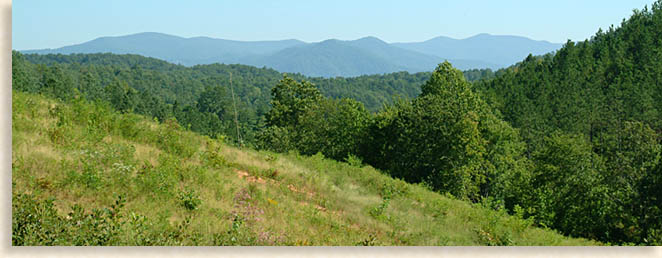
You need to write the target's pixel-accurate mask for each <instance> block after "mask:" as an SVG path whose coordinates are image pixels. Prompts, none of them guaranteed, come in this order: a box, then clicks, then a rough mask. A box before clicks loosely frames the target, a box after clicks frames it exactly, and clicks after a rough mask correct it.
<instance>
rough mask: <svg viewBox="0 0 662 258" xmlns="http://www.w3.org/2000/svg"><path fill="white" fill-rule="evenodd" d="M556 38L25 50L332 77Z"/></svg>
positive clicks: (515, 51)
mask: <svg viewBox="0 0 662 258" xmlns="http://www.w3.org/2000/svg"><path fill="white" fill-rule="evenodd" d="M560 47H561V45H560V44H552V43H549V42H545V41H533V40H530V39H527V38H523V37H515V36H492V35H488V34H480V35H476V36H474V37H471V38H467V39H463V40H456V39H451V38H447V37H437V38H434V39H431V40H428V41H424V42H418V43H393V44H389V43H386V42H384V41H382V40H380V39H378V38H375V37H365V38H361V39H357V40H352V41H341V40H334V39H331V40H325V41H322V42H316V43H306V42H303V41H299V40H294V39H291V40H278V41H235V40H225V39H214V38H208V37H194V38H182V37H178V36H172V35H168V34H163V33H155V32H145V33H138V34H132V35H126V36H119V37H101V38H97V39H94V40H92V41H88V42H85V43H82V44H77V45H72V46H66V47H61V48H57V49H42V50H27V51H22V52H24V53H37V54H55V53H60V54H71V53H115V54H138V55H143V56H148V57H154V58H159V59H162V60H165V61H168V62H171V63H176V64H182V65H187V66H192V65H197V64H210V63H225V64H247V65H253V66H257V67H263V66H267V67H271V68H274V69H276V70H278V71H280V72H290V73H301V74H304V75H307V76H321V77H335V76H343V77H349V76H359V75H366V74H382V73H391V72H398V71H408V72H421V71H431V70H433V69H434V68H435V67H436V65H437V64H438V63H441V62H443V61H444V60H449V61H450V62H451V63H453V65H454V66H455V67H458V68H460V69H463V70H465V69H472V68H492V69H497V68H501V67H506V66H509V65H511V64H514V63H515V62H517V61H519V60H522V59H523V58H524V57H526V56H527V55H528V54H529V53H533V54H535V55H538V54H544V53H546V52H550V51H553V50H556V49H558V48H560Z"/></svg>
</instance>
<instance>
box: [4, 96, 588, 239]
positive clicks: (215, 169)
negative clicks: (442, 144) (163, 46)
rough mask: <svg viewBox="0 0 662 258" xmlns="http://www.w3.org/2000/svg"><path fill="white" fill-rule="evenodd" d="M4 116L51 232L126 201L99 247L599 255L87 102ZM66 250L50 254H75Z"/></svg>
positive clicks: (362, 178)
mask: <svg viewBox="0 0 662 258" xmlns="http://www.w3.org/2000/svg"><path fill="white" fill-rule="evenodd" d="M56 107H57V108H56ZM131 116H133V115H131ZM12 117H13V123H12V140H13V142H12V183H13V188H12V191H13V194H14V195H15V196H17V195H18V194H22V193H30V194H31V195H32V196H33V197H34V198H36V199H38V200H45V199H47V198H49V197H53V198H55V201H54V206H55V209H56V210H57V214H58V216H60V217H61V218H62V221H64V222H63V223H64V224H63V225H64V226H62V227H67V226H66V225H68V224H66V223H67V221H68V219H69V218H68V216H69V213H70V212H71V211H72V207H73V206H74V205H76V204H77V205H80V206H82V207H83V209H84V210H85V211H86V212H87V213H88V214H89V213H90V212H91V210H92V209H94V208H97V209H103V208H107V207H110V206H111V205H113V204H114V203H115V201H116V200H117V198H118V197H117V196H119V195H121V196H123V198H124V199H125V200H126V203H125V204H124V207H122V208H121V210H120V215H121V217H120V218H117V221H119V222H122V223H121V226H120V227H119V228H117V229H116V230H117V232H118V233H117V234H116V235H113V236H112V237H110V238H109V239H108V240H104V241H105V242H101V243H102V244H112V245H594V244H598V243H596V242H593V241H589V240H584V239H572V238H567V237H564V236H561V235H559V234H557V233H555V232H552V231H549V230H543V229H539V228H534V227H532V226H530V225H528V224H527V223H526V222H524V221H523V220H521V219H517V218H515V217H513V216H510V215H507V214H505V212H498V211H493V210H489V209H486V208H484V207H482V206H480V205H472V204H469V203H466V202H463V201H459V200H455V199H453V198H451V197H448V196H442V195H440V194H438V193H434V192H431V191H429V190H428V189H427V188H425V187H424V186H419V185H412V184H407V183H404V182H402V181H400V180H395V179H392V178H390V177H389V176H387V175H384V174H382V173H381V172H379V171H378V170H375V169H373V168H371V167H369V166H363V167H361V166H359V165H357V164H354V166H352V165H349V164H347V163H343V162H337V161H333V160H329V159H325V158H323V157H322V156H321V155H315V156H312V157H305V156H300V155H297V154H296V153H289V154H278V153H272V152H267V151H256V150H251V149H245V148H236V147H232V146H229V145H227V144H225V143H223V142H220V141H218V140H213V139H210V138H209V137H203V136H199V135H197V134H194V133H191V132H187V131H181V130H180V129H177V127H176V126H175V125H173V124H157V123H155V122H152V121H148V120H146V119H143V118H140V117H126V115H120V114H117V113H115V112H113V111H111V110H108V109H104V108H100V107H99V106H95V105H93V104H89V103H84V102H79V103H73V104H69V105H64V104H61V103H58V102H56V101H54V100H50V99H46V98H43V97H41V96H39V95H32V94H25V93H19V92H13V114H12ZM63 120H66V121H65V122H66V123H64V124H62V121H63ZM58 121H60V125H58ZM186 200H188V201H189V202H188V204H184V202H185V201H186ZM191 200H199V203H197V202H195V201H191ZM28 204H29V203H28ZM26 205H27V204H26ZM14 212H16V207H14ZM111 221H112V219H111ZM108 223H110V222H108ZM91 230H92V229H91ZM76 232H77V231H76ZM94 236H95V232H87V235H81V236H78V237H81V238H85V237H88V238H93V237H94ZM47 237H53V238H57V237H63V239H64V238H66V237H64V236H61V235H58V234H52V235H49V236H47ZM37 239H39V238H37ZM65 240H66V239H65ZM65 240H62V242H58V243H60V244H74V243H75V242H72V241H73V240H72V241H69V240H66V241H65ZM27 244H37V245H39V244H44V242H43V241H42V242H39V240H33V242H30V243H27Z"/></svg>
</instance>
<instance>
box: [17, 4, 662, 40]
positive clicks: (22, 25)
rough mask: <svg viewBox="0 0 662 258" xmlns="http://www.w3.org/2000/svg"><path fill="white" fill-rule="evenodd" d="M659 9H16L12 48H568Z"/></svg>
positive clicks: (308, 6)
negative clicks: (368, 41)
mask: <svg viewBox="0 0 662 258" xmlns="http://www.w3.org/2000/svg"><path fill="white" fill-rule="evenodd" d="M653 1H654V0H626V1H622V0H580V1H577V0H554V1H552V0H549V1H548V0H546V1H535V0H499V1H488V0H464V1H459V0H454V1H448V0H437V1H434V0H431V1H417V0H407V1H405V0H400V1H391V0H381V1H372V0H332V1H317V0H315V1H312V0H309V1H305V0H280V1H279V0H272V1H267V0H264V1H257V0H253V1H251V0H243V1H242V0H231V1H225V0H216V1H211V0H194V1H184V0H180V1H171V0H103V1H101V0H57V1H54V0H19V1H13V6H12V48H13V49H17V50H26V49H41V48H56V47H62V46H65V45H72V44H77V43H82V42H85V41H89V40H92V39H95V38H97V37H101V36H119V35H127V34H132V33H138V32H146V31H151V32H162V33H167V34H173V35H177V36H183V37H194V36H208V37H213V38H224V39H234V40H278V39H299V40H303V41H306V42H317V41H322V40H325V39H330V38H335V39H342V40H349V39H357V38H361V37H364V36H375V37H378V38H380V39H382V40H384V41H387V42H413V41H424V40H427V39H430V38H433V37H436V36H449V37H452V38H466V37H470V36H473V35H475V34H479V33H490V34H495V35H518V36H525V37H528V38H532V39H536V40H547V41H550V42H555V43H562V42H565V41H566V40H568V39H570V40H573V41H577V40H584V39H586V38H589V37H590V36H591V35H593V34H595V32H596V31H597V30H598V28H603V29H605V28H608V27H609V26H610V25H612V24H613V25H619V24H620V23H621V21H622V20H623V19H624V18H627V17H629V16H630V15H631V14H632V10H633V9H642V8H643V7H644V6H645V5H650V4H652V3H653Z"/></svg>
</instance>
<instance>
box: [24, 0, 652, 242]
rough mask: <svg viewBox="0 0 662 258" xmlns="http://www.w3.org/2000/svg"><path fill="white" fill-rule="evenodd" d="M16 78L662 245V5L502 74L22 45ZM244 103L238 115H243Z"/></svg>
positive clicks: (557, 222)
mask: <svg viewBox="0 0 662 258" xmlns="http://www.w3.org/2000/svg"><path fill="white" fill-rule="evenodd" d="M12 84H13V85H12V87H13V89H14V90H15V91H20V92H26V93H36V94H41V95H44V96H49V97H52V98H56V99H59V100H61V101H64V102H75V101H76V100H77V99H85V100H88V101H92V102H95V103H103V105H107V106H109V107H110V108H112V109H114V110H116V111H118V112H121V113H127V114H128V113H135V114H140V115H144V116H146V117H148V118H150V119H153V120H154V121H157V122H160V123H172V122H176V123H177V124H179V125H180V126H181V127H183V128H186V129H188V130H190V131H193V132H196V133H199V134H202V135H207V136H210V137H211V138H216V139H226V142H230V143H232V144H235V145H236V146H245V147H248V148H252V149H258V150H270V151H274V152H279V153H292V152H294V153H298V154H301V155H308V156H313V155H322V156H323V157H326V158H330V159H333V160H337V161H343V162H348V163H351V164H354V163H359V164H366V165H370V166H372V167H374V168H376V169H379V170H381V171H383V172H384V173H386V174H388V175H390V176H392V177H394V178H398V179H401V180H404V181H406V182H409V183H417V184H422V185H425V186H426V187H428V188H429V189H432V190H434V191H436V192H439V193H442V194H447V195H450V196H452V197H454V198H457V199H459V200H464V201H467V202H471V203H483V204H485V205H487V206H489V207H491V208H492V209H494V210H503V211H505V212H507V213H509V214H520V215H521V216H522V217H523V218H525V219H527V218H528V219H530V220H532V221H533V223H534V225H536V226H538V227H542V228H549V229H553V230H556V231H558V232H560V233H562V234H564V235H566V236H572V237H582V238H588V239H593V240H597V241H600V242H603V243H608V244H617V245H662V219H660V218H662V161H661V155H662V119H661V118H662V1H659V0H658V1H656V2H655V3H654V4H652V6H651V7H650V8H644V9H642V10H635V11H634V12H633V14H632V15H631V16H630V17H629V18H628V19H626V20H624V21H623V22H622V23H621V24H620V26H618V27H611V28H609V29H608V30H606V31H602V30H600V31H598V32H597V33H596V34H595V35H594V36H592V37H591V38H590V39H588V40H586V41H582V42H572V41H568V42H567V43H566V44H565V45H564V46H563V47H562V48H561V49H559V50H558V51H556V52H554V53H549V54H546V55H543V56H532V55H530V56H529V57H527V58H526V59H524V60H522V61H521V62H519V63H517V64H515V65H513V66H511V67H508V68H505V69H501V70H498V71H491V70H488V69H486V70H469V71H464V72H462V71H460V70H458V69H456V68H454V67H453V65H452V64H451V63H449V62H444V63H441V64H439V65H438V66H437V67H436V69H435V70H434V71H433V72H431V73H416V74H410V73H407V72H399V73H391V74H384V75H370V76H359V77H353V78H342V77H336V78H310V77H305V76H302V75H300V74H281V73H278V72H276V71H275V70H272V69H268V68H256V67H250V66H244V65H224V64H211V65H196V66H193V67H184V66H179V65H174V64H169V63H167V62H164V61H160V60H157V59H153V58H145V57H141V56H137V55H114V54H72V55H53V54H49V55H37V54H29V55H24V54H21V53H19V52H17V51H14V52H12ZM235 112H236V113H235Z"/></svg>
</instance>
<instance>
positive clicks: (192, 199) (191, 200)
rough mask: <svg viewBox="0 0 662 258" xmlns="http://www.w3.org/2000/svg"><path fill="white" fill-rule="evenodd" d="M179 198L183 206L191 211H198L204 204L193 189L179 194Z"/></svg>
mask: <svg viewBox="0 0 662 258" xmlns="http://www.w3.org/2000/svg"><path fill="white" fill-rule="evenodd" d="M177 198H179V202H180V203H181V205H182V206H184V208H186V209H187V210H189V211H192V210H197V209H198V206H200V204H202V200H200V197H199V196H198V194H197V193H196V192H195V191H194V190H192V189H189V190H186V191H181V192H179V194H178V195H177Z"/></svg>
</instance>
